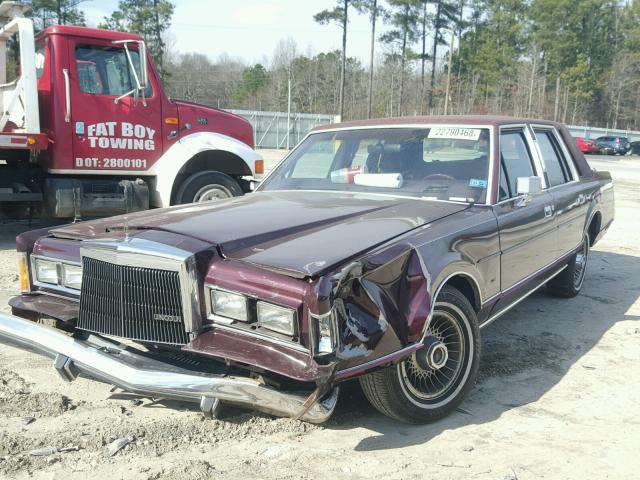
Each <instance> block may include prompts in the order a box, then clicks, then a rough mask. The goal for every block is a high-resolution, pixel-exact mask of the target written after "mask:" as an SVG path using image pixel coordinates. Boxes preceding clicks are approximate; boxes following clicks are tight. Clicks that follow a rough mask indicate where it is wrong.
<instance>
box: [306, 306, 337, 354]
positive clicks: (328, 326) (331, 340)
mask: <svg viewBox="0 0 640 480" xmlns="http://www.w3.org/2000/svg"><path fill="white" fill-rule="evenodd" d="M334 314H335V313H334V312H331V313H329V314H326V315H322V316H321V317H316V316H312V321H315V322H316V332H317V333H316V340H315V342H316V353H319V354H324V353H332V352H333V351H334V350H335V349H336V341H337V340H336V339H337V335H336V327H335V321H334Z"/></svg>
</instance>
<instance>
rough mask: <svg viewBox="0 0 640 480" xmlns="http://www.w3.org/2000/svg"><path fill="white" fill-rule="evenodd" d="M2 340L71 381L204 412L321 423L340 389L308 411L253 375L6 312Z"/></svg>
mask: <svg viewBox="0 0 640 480" xmlns="http://www.w3.org/2000/svg"><path fill="white" fill-rule="evenodd" d="M0 343H5V344H8V345H12V346H16V347H18V348H22V349H25V350H30V351H33V352H35V353H38V354H41V355H45V356H48V357H51V358H53V359H54V362H53V365H54V367H55V368H56V370H57V371H58V373H60V375H62V377H63V378H64V379H65V380H67V381H71V380H74V379H75V378H76V377H77V376H78V374H81V373H82V374H85V375H87V376H89V377H91V378H95V379H97V380H100V381H103V382H106V383H109V384H112V385H116V386H118V387H120V388H122V389H124V390H126V391H129V392H133V393H136V394H139V395H143V396H149V397H155V398H170V399H177V400H183V401H190V402H195V403H199V404H200V408H201V409H202V410H203V412H205V413H209V414H211V413H213V414H214V415H215V413H216V412H217V410H218V408H219V406H220V402H223V403H228V404H233V405H237V406H241V407H247V408H251V409H254V410H259V411H261V412H265V413H269V414H272V415H277V416H280V417H295V418H298V417H299V418H300V419H301V420H304V421H306V422H311V423H322V422H324V421H326V420H327V419H328V418H329V417H330V416H331V414H332V413H333V410H334V409H335V406H336V403H337V400H338V388H337V387H336V388H334V390H333V391H332V392H331V393H330V394H329V395H328V396H327V397H326V398H325V399H324V400H322V401H320V402H317V403H315V404H314V405H313V406H312V407H311V408H310V409H308V410H307V411H305V408H306V407H305V405H304V403H305V400H307V398H308V395H303V394H298V393H286V392H281V391H278V390H276V389H274V388H271V387H269V386H267V385H265V384H263V383H260V382H258V381H257V380H253V379H251V378H244V377H231V376H222V375H212V374H203V373H199V372H192V371H190V370H186V369H182V368H178V367H175V366H173V365H169V364H166V363H164V362H161V361H158V360H155V359H150V358H148V357H146V356H143V355H141V354H140V353H135V352H133V351H131V350H130V349H126V348H125V347H124V346H122V345H119V344H116V343H111V342H108V341H106V340H104V339H102V338H100V337H96V336H92V337H90V338H89V339H88V340H78V339H74V338H72V337H70V336H69V335H68V334H65V333H64V332H62V331H60V330H56V329H54V328H50V327H47V326H43V325H39V324H37V323H34V322H31V321H28V320H24V319H22V318H19V317H16V316H13V315H7V314H2V313H0ZM308 393H309V394H311V392H308ZM302 412H304V413H303V414H302V415H301V416H300V414H301V413H302Z"/></svg>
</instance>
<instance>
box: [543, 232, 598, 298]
mask: <svg viewBox="0 0 640 480" xmlns="http://www.w3.org/2000/svg"><path fill="white" fill-rule="evenodd" d="M588 260H589V235H587V234H586V233H585V234H584V237H583V239H582V245H580V249H579V250H578V251H577V252H576V254H575V255H574V256H573V257H572V258H571V260H570V261H569V263H568V264H567V267H566V268H565V269H564V270H563V271H562V272H560V274H558V275H556V276H555V277H554V278H552V279H551V280H550V281H549V283H547V291H548V292H549V293H550V294H551V295H554V296H556V297H563V298H573V297H575V296H576V295H578V293H580V290H581V289H582V284H583V282H584V276H585V273H586V271H587V262H588Z"/></svg>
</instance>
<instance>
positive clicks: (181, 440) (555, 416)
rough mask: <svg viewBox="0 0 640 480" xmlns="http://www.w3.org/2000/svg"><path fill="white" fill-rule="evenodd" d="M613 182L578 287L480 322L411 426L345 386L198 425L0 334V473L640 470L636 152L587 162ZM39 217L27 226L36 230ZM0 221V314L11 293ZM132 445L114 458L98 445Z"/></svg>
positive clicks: (586, 474) (11, 265)
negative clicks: (327, 405)
mask: <svg viewBox="0 0 640 480" xmlns="http://www.w3.org/2000/svg"><path fill="white" fill-rule="evenodd" d="M592 164H593V165H594V166H596V167H597V168H600V169H609V170H611V171H612V172H613V175H614V177H615V179H616V196H617V198H616V200H617V207H616V222H615V223H614V226H613V227H612V229H611V230H610V232H609V233H608V234H607V236H606V237H605V238H604V239H603V240H602V241H601V242H600V243H599V244H598V245H597V246H596V248H595V249H594V250H593V251H592V255H591V257H590V264H589V270H588V273H587V279H586V281H585V283H584V289H583V292H582V293H581V294H580V295H579V296H578V297H577V298H574V299H571V300H562V299H555V298H551V297H548V296H546V295H545V293H544V292H538V293H536V294H534V295H532V296H531V297H529V299H527V300H526V301H524V302H522V303H520V304H519V305H518V306H517V307H516V308H515V309H514V310H512V311H511V312H510V313H508V314H506V315H504V316H503V317H502V318H500V319H499V320H498V321H496V322H494V323H493V324H492V325H490V326H489V327H488V328H487V329H485V330H483V332H482V335H483V356H482V366H481V373H480V379H479V381H478V384H477V385H476V386H475V388H474V389H473V391H472V392H471V395H470V396H469V397H468V398H467V400H466V401H465V402H464V403H463V404H462V407H461V408H460V409H459V411H457V412H456V413H454V414H453V415H451V416H449V417H448V418H446V419H444V420H442V421H440V422H437V423H434V424H430V425H424V426H410V425H404V424H399V423H397V422H395V421H392V420H390V419H387V418H385V417H383V416H382V415H380V414H378V413H377V412H376V411H374V410H373V409H372V408H371V407H370V406H369V405H368V404H367V402H366V400H365V399H364V397H363V395H362V392H361V391H360V390H359V387H358V385H357V384H353V385H349V386H348V388H347V390H348V391H347V392H346V395H343V396H342V398H341V400H340V402H339V405H338V409H337V412H336V414H335V415H334V416H333V417H332V419H331V420H330V421H329V422H328V423H327V424H326V425H324V426H313V425H309V424H305V423H301V422H297V421H292V420H288V419H276V418H272V417H269V416H266V415H262V414H256V413H252V412H246V411H241V410H236V409H228V410H225V412H224V417H223V418H222V419H220V420H205V419H204V418H203V417H202V415H201V414H200V413H199V412H198V411H197V410H195V409H193V408H191V407H189V406H187V405H182V404H180V403H175V402H155V403H154V402H152V401H151V400H148V399H142V398H138V397H135V396H129V395H125V394H123V393H122V392H120V391H111V389H110V387H109V386H106V385H103V384H99V383H95V382H91V381H88V380H85V379H78V380H77V381H75V382H73V383H70V384H68V383H64V382H63V381H62V380H61V379H60V378H59V377H58V376H57V374H56V373H55V372H54V370H53V368H52V366H51V361H50V360H47V359H45V358H43V357H38V356H36V355H32V354H29V353H24V352H22V351H20V350H17V349H14V348H10V347H6V346H1V345H0V478H19V479H24V478H36V479H53V478H59V479H65V480H67V479H68V480H72V479H84V478H88V477H93V478H110V479H119V478H125V479H138V480H144V479H158V478H163V479H164V478H167V479H180V480H187V479H205V478H216V479H217V478H221V479H236V478H237V479H244V478H254V479H281V478H284V479H287V478H291V479H293V478H296V479H298V478H308V479H335V478H356V479H358V478H362V479H364V478H367V479H370V478H382V477H384V478H386V479H388V480H391V479H412V478H416V479H417V478H436V477H437V478H439V479H463V478H464V479H468V478H474V479H475V478H478V479H498V480H504V479H509V480H515V479H520V480H526V479H537V478H548V479H565V478H571V479H581V480H582V479H637V478H638V476H639V474H638V472H639V471H640V456H639V455H638V447H639V446H640V415H639V413H640V321H639V320H640V301H639V300H638V297H639V294H640V235H639V234H640V227H639V225H640V224H639V223H638V217H639V215H640V159H639V158H638V157H626V158H615V159H614V158H610V159H604V158H593V157H592ZM34 226H38V225H34ZM26 229H27V225H26V222H23V221H20V222H15V221H14V222H9V223H7V222H5V223H0V311H8V308H7V307H6V306H5V305H6V302H7V299H8V298H9V297H10V296H11V295H13V294H14V293H15V292H16V291H17V288H18V283H17V276H16V274H15V263H16V255H15V253H14V251H13V237H14V236H15V234H16V233H17V232H19V231H23V230H26ZM121 438H129V440H130V443H129V444H128V445H127V446H126V447H124V448H123V449H122V450H120V451H119V452H117V453H115V455H113V456H110V455H109V445H110V444H111V443H112V442H113V441H114V440H117V439H121Z"/></svg>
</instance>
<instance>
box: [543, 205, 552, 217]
mask: <svg viewBox="0 0 640 480" xmlns="http://www.w3.org/2000/svg"><path fill="white" fill-rule="evenodd" d="M552 216H553V205H545V206H544V218H549V217H552Z"/></svg>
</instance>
